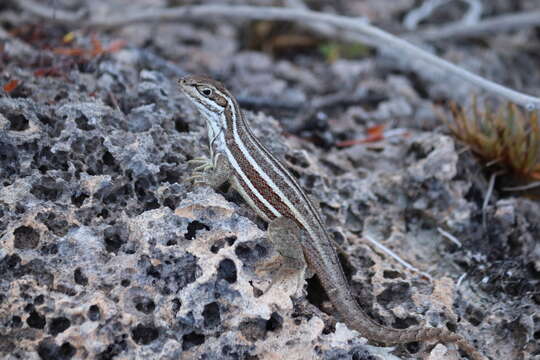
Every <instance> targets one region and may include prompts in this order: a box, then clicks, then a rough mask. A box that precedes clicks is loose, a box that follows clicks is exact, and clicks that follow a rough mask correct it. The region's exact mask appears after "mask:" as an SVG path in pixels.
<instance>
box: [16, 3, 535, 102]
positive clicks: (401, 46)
mask: <svg viewBox="0 0 540 360" xmlns="http://www.w3.org/2000/svg"><path fill="white" fill-rule="evenodd" d="M20 3H21V4H24V3H28V0H20ZM23 7H24V5H23ZM219 16H220V17H226V18H236V19H250V20H287V21H295V22H299V23H302V24H307V25H310V24H313V23H326V24H330V25H332V26H334V27H336V28H338V29H342V30H349V31H347V32H346V33H347V34H348V35H349V36H347V37H350V34H352V32H354V33H357V34H358V36H359V40H360V41H363V42H366V39H367V40H368V41H367V43H369V44H370V45H372V46H374V47H377V48H386V49H390V50H393V51H394V52H396V53H397V54H399V55H400V56H408V57H410V58H411V59H415V60H423V61H425V62H426V63H428V64H431V65H433V66H436V67H438V68H440V69H443V70H445V71H447V72H449V73H451V74H454V75H455V76H458V77H460V78H462V79H463V80H465V81H468V82H470V83H472V84H474V85H476V86H478V87H480V88H482V89H484V90H486V91H488V92H491V93H493V94H497V95H499V96H501V97H504V98H506V99H507V100H509V101H512V102H514V103H516V104H519V105H522V106H525V107H526V108H527V109H530V110H533V109H540V98H538V97H534V96H530V95H527V94H524V93H521V92H519V91H515V90H512V89H510V88H507V87H505V86H502V85H500V84H497V83H495V82H492V81H490V80H487V79H485V78H483V77H481V76H479V75H476V74H474V73H472V72H470V71H467V70H465V69H462V68H460V67H459V66H456V65H454V64H452V63H450V62H448V61H446V60H444V59H442V58H439V57H437V56H435V55H433V54H431V53H429V52H427V51H425V50H422V49H420V48H419V47H417V46H415V45H413V44H411V43H409V42H407V41H405V40H402V39H400V38H398V37H396V36H394V35H392V34H390V33H388V32H386V31H383V30H381V29H379V28H377V27H375V26H372V25H370V24H368V23H367V22H365V21H359V20H358V19H355V18H351V17H345V16H339V15H333V14H325V13H320V12H316V11H310V10H302V9H287V8H277V7H262V6H261V7H255V6H227V5H199V6H180V7H175V8H168V9H146V10H144V11H140V12H134V13H132V14H122V15H120V16H110V17H108V18H102V19H89V20H87V21H86V22H85V21H80V20H77V19H74V21H70V22H68V23H69V24H71V25H73V26H86V27H92V28H101V29H111V28H116V27H122V26H127V25H131V24H137V23H144V22H156V21H159V22H174V21H179V20H192V19H208V18H210V17H219ZM52 20H53V21H54V19H52ZM63 23H64V24H65V23H66V22H65V21H63ZM335 35H336V37H339V35H340V32H336V34H335ZM348 40H350V39H348Z"/></svg>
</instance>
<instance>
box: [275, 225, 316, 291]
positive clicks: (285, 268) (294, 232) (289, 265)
mask: <svg viewBox="0 0 540 360" xmlns="http://www.w3.org/2000/svg"><path fill="white" fill-rule="evenodd" d="M302 236H304V234H302V230H301V229H300V228H299V227H298V225H296V223H295V222H294V221H293V220H291V219H289V218H285V217H279V218H276V219H274V220H272V221H271V222H270V223H269V224H268V237H269V239H270V241H271V242H272V244H273V246H274V249H275V250H276V252H277V253H278V254H279V255H281V260H282V262H281V264H280V268H279V271H278V273H277V274H276V275H275V276H274V277H273V279H272V282H271V284H270V286H269V287H268V288H267V289H266V290H265V292H268V290H270V288H271V287H272V286H273V285H274V284H275V283H276V281H277V280H278V279H279V278H282V277H283V276H284V275H286V274H289V273H291V272H293V273H294V272H296V273H297V274H298V275H297V283H296V289H295V292H294V293H295V294H298V293H301V291H302V287H303V284H304V274H305V273H306V270H307V264H306V260H305V258H304V251H303V250H302V245H301V238H302Z"/></svg>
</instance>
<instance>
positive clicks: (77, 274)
mask: <svg viewBox="0 0 540 360" xmlns="http://www.w3.org/2000/svg"><path fill="white" fill-rule="evenodd" d="M73 278H74V279H75V283H77V284H79V285H82V286H86V285H88V278H87V277H86V276H85V275H84V274H83V272H82V270H81V268H80V267H78V268H76V269H75V271H74V272H73Z"/></svg>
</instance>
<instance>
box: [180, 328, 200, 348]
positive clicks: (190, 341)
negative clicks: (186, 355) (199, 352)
mask: <svg viewBox="0 0 540 360" xmlns="http://www.w3.org/2000/svg"><path fill="white" fill-rule="evenodd" d="M204 340H205V338H204V335H203V334H198V333H196V332H191V333H189V334H185V335H184V336H182V350H184V351H186V350H189V349H191V348H192V347H194V346H199V345H201V344H203V343H204Z"/></svg>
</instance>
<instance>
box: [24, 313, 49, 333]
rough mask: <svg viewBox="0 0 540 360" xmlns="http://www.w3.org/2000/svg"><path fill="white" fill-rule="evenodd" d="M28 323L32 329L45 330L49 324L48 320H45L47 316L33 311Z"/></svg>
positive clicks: (27, 320)
mask: <svg viewBox="0 0 540 360" xmlns="http://www.w3.org/2000/svg"><path fill="white" fill-rule="evenodd" d="M26 323H27V324H28V326H30V327H31V328H34V329H43V328H44V327H45V324H46V323H47V320H46V319H45V316H43V315H41V314H40V313H38V312H37V311H32V312H31V313H30V316H29V317H28V319H26Z"/></svg>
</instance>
